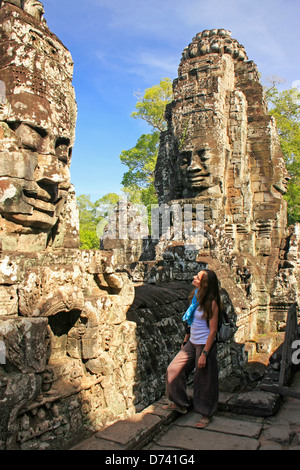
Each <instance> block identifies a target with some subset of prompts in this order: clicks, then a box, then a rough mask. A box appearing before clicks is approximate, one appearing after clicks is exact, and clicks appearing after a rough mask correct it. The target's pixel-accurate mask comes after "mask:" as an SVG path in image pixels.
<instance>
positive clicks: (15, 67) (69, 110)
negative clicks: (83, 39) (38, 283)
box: [0, 0, 78, 250]
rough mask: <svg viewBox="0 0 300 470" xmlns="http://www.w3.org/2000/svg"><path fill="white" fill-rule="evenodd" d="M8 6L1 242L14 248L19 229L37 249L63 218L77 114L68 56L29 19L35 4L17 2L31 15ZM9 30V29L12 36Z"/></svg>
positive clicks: (0, 147) (4, 10)
mask: <svg viewBox="0 0 300 470" xmlns="http://www.w3.org/2000/svg"><path fill="white" fill-rule="evenodd" d="M12 8H13V7H12V6H10V8H9V9H8V4H6V3H5V4H3V5H2V7H1V10H0V14H1V21H2V23H3V25H4V27H3V28H2V30H1V56H2V58H3V59H2V63H1V66H0V79H1V81H2V82H3V83H5V87H6V96H5V105H4V106H3V108H2V109H1V112H0V134H1V142H0V153H1V167H0V178H1V179H0V214H1V218H2V220H1V228H2V230H1V232H2V233H1V235H2V245H3V248H4V249H9V248H10V247H11V249H17V250H18V249H19V250H22V249H24V246H23V244H26V241H25V240H27V239H26V237H25V238H24V235H28V234H31V235H32V237H31V238H32V239H36V241H37V243H38V245H39V248H40V249H43V248H46V246H48V245H49V243H50V242H51V243H52V242H53V237H54V232H55V231H57V230H58V226H59V225H60V224H61V223H63V221H62V220H61V219H62V214H63V212H64V209H65V206H66V204H67V201H68V194H69V191H70V190H71V182H70V171H69V168H70V162H71V156H72V147H73V145H74V139H75V124H76V114H77V106H76V101H75V93H74V89H73V87H72V75H73V62H72V58H71V55H70V53H69V51H68V50H67V49H66V48H65V47H64V46H63V45H62V44H61V42H60V41H59V40H58V39H57V38H56V37H55V36H54V35H53V34H52V33H50V31H49V29H48V28H47V27H46V25H45V24H44V23H43V22H39V23H38V24H37V23H35V22H33V21H31V20H30V18H31V17H32V16H33V17H34V18H36V19H41V18H40V14H41V12H42V11H43V8H42V4H41V3H40V2H37V1H32V0H29V1H26V2H25V4H24V9H25V11H27V12H28V13H30V15H31V16H27V15H26V14H25V13H24V12H23V11H22V10H20V9H18V8H15V9H14V10H13V13H14V14H12V11H11V10H12ZM39 12H40V13H39ZM12 30H15V31H17V34H15V35H14V36H13V40H12V38H11V35H10V32H11V31H12ZM8 49H9V51H11V52H10V53H9V54H8ZM25 58H26V60H25ZM23 240H24V243H23ZM77 246H78V241H77ZM36 249H37V248H36V247H35V250H36Z"/></svg>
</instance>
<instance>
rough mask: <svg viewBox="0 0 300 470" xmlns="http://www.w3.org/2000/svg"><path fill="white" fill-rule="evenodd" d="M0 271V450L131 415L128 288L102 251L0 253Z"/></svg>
mask: <svg viewBox="0 0 300 470" xmlns="http://www.w3.org/2000/svg"><path fill="white" fill-rule="evenodd" d="M0 272H1V294H2V298H3V302H2V305H1V313H0V341H3V343H4V344H5V348H6V354H5V364H2V365H1V366H0V383H1V395H0V409H1V426H0V442H1V448H2V449H18V448H21V449H48V448H50V449H55V448H60V447H61V446H63V445H66V443H68V442H70V441H71V440H73V439H76V437H79V436H81V435H82V433H85V432H87V431H88V430H91V429H99V428H101V426H103V425H105V424H106V423H107V422H109V421H112V420H114V419H115V418H116V416H120V415H122V414H124V413H126V412H127V411H128V410H129V413H130V410H131V412H133V411H134V400H135V397H134V395H133V383H134V382H135V380H136V379H135V376H136V371H135V369H136V348H137V344H136V333H135V330H136V325H135V324H134V323H133V322H130V321H128V320H127V316H126V312H127V310H128V308H129V306H130V305H131V303H132V301H133V298H134V289H133V286H132V284H131V282H130V281H129V280H128V276H127V275H126V274H125V273H123V274H122V273H119V274H118V275H116V274H115V267H114V266H113V265H112V264H111V256H110V255H109V253H102V252H100V251H80V252H79V251H77V250H57V251H52V252H50V253H49V252H38V253H36V254H35V255H34V256H33V255H30V254H24V253H23V254H19V256H18V257H17V258H16V256H15V254H11V253H8V252H6V253H5V254H4V253H3V255H2V259H1V265H0ZM19 385H20V386H19Z"/></svg>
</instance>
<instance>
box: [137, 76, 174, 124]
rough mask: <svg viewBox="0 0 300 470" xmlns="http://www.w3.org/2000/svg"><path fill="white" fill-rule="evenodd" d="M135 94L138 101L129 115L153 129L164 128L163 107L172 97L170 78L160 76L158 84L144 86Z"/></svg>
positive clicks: (164, 107)
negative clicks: (144, 88)
mask: <svg viewBox="0 0 300 470" xmlns="http://www.w3.org/2000/svg"><path fill="white" fill-rule="evenodd" d="M135 96H136V97H137V98H138V102H137V104H136V105H135V108H136V111H134V112H133V113H132V114H131V116H132V117H133V118H135V119H143V120H144V121H146V122H147V123H148V124H149V125H150V126H152V127H153V129H154V130H155V131H159V132H162V131H164V130H166V121H165V119H164V114H165V109H166V105H167V104H168V103H170V101H172V98H173V87H172V81H171V80H170V78H162V79H161V80H160V83H159V84H158V85H154V86H152V87H151V88H146V90H145V91H144V93H143V94H141V93H140V92H135Z"/></svg>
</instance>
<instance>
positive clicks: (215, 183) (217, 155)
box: [178, 129, 225, 197]
mask: <svg viewBox="0 0 300 470" xmlns="http://www.w3.org/2000/svg"><path fill="white" fill-rule="evenodd" d="M201 134H202V133H201V132H200V135H198V136H197V130H195V136H194V137H192V138H189V139H188V140H187V144H186V145H184V146H183V147H182V148H181V149H180V151H179V153H178V165H179V171H180V174H181V182H182V186H183V188H184V191H185V196H191V197H194V196H197V195H198V194H202V193H204V194H205V192H206V191H207V190H209V193H210V194H213V193H214V192H216V193H218V192H219V190H220V187H221V185H222V178H223V176H224V168H225V148H224V147H223V148H221V147H220V148H219V146H218V143H217V139H216V138H213V135H210V132H206V135H205V136H204V135H202V136H201ZM216 134H217V129H216Z"/></svg>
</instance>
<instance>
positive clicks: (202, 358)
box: [198, 354, 206, 369]
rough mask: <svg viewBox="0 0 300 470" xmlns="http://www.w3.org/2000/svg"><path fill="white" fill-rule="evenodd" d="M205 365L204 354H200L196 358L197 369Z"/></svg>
mask: <svg viewBox="0 0 300 470" xmlns="http://www.w3.org/2000/svg"><path fill="white" fill-rule="evenodd" d="M205 366H206V356H205V354H201V356H200V357H199V359H198V367H199V369H204V367H205Z"/></svg>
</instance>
